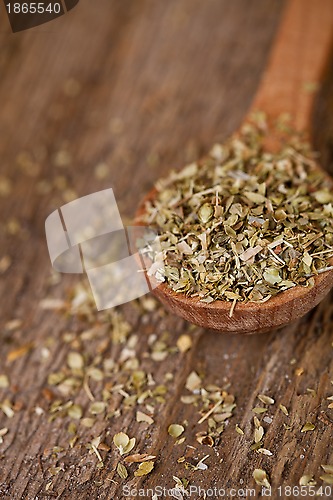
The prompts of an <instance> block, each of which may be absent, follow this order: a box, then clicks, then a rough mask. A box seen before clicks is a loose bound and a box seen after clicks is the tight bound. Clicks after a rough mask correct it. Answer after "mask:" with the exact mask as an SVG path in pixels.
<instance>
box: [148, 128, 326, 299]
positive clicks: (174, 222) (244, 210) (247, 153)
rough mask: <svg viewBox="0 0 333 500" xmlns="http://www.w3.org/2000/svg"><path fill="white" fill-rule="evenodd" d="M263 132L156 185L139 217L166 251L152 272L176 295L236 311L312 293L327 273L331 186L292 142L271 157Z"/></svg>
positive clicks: (247, 131) (239, 138) (251, 131)
mask: <svg viewBox="0 0 333 500" xmlns="http://www.w3.org/2000/svg"><path fill="white" fill-rule="evenodd" d="M266 131H267V129H266V125H263V124H262V121H261V122H260V126H259V125H256V124H254V123H251V124H246V125H245V126H244V127H243V128H242V130H241V133H239V134H237V135H235V136H233V137H231V138H230V139H229V140H228V141H227V142H226V143H225V144H223V145H215V146H214V147H213V149H212V150H211V152H210V154H209V155H208V156H207V157H206V158H204V159H203V160H201V161H199V162H197V163H193V164H191V165H188V166H186V167H185V168H183V169H182V170H181V171H179V172H174V171H172V172H171V174H170V175H169V176H168V177H167V178H165V179H162V180H160V181H158V183H157V185H156V196H155V198H154V199H153V200H150V201H148V202H147V203H146V206H145V213H144V215H143V216H142V220H143V222H144V223H145V224H147V225H150V226H153V227H154V228H155V229H156V230H157V231H158V233H159V239H160V242H161V249H162V252H159V253H158V255H156V256H155V262H154V264H153V265H152V266H151V268H150V271H149V272H150V274H152V275H154V276H155V277H156V278H157V279H158V280H159V281H165V282H166V283H168V285H169V286H170V287H171V288H172V289H173V290H174V291H175V292H181V293H185V294H186V295H188V296H196V297H199V299H200V300H201V301H202V302H206V303H210V302H212V301H215V300H218V299H220V300H226V301H231V302H232V303H233V307H234V304H235V303H236V302H238V301H243V302H247V301H251V302H264V301H266V300H268V299H270V298H271V297H273V296H275V295H276V294H278V293H279V292H282V291H284V290H287V289H289V288H292V287H294V286H295V285H302V286H308V287H310V286H312V285H313V281H314V280H313V276H315V275H317V274H318V273H321V272H324V271H325V270H328V269H330V268H331V266H330V263H329V259H330V258H331V257H332V256H333V190H332V187H331V186H330V184H329V182H328V180H327V178H326V177H325V174H324V173H321V172H320V171H319V170H318V168H317V167H316V164H315V161H314V158H315V154H314V153H312V152H311V151H310V149H309V147H308V146H307V145H306V144H304V143H302V142H301V140H300V139H299V137H298V136H297V135H296V134H294V133H290V136H289V137H288V140H287V141H286V144H285V145H284V146H283V147H282V148H281V150H280V151H279V152H278V153H274V154H271V153H268V152H265V151H264V148H263V141H264V139H265V133H266ZM149 272H148V274H149Z"/></svg>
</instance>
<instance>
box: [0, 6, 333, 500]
mask: <svg viewBox="0 0 333 500" xmlns="http://www.w3.org/2000/svg"><path fill="white" fill-rule="evenodd" d="M97 5H98V7H97ZM280 9H281V5H280V2H278V1H277V0H270V1H269V2H268V1H267V0H260V1H257V2H256V3H255V4H254V2H251V3H248V2H247V3H246V5H245V3H244V1H242V0H237V1H235V2H227V1H224V0H223V1H218V0H210V1H209V2H201V1H199V0H186V1H185V0H183V1H182V2H176V1H174V0H171V1H169V2H162V1H158V2H157V1H153V0H147V1H144V2H130V1H129V0H128V1H127V0H125V1H121V2H119V1H116V0H113V1H110V0H100V1H99V2H98V4H96V6H95V5H94V6H92V5H91V2H88V0H86V1H84V0H81V2H80V5H79V6H78V7H77V8H76V9H73V11H72V12H71V13H70V14H68V15H66V16H64V17H63V18H60V19H58V20H56V21H54V22H53V23H50V24H49V25H45V27H43V28H36V29H33V30H31V31H27V32H25V33H21V34H16V35H12V34H10V33H9V30H8V29H7V25H5V20H4V19H2V20H1V22H2V30H1V33H0V37H1V47H2V49H1V58H0V69H1V75H2V78H1V82H0V95H1V98H2V100H1V114H0V137H1V140H0V152H1V159H2V164H1V175H5V176H7V177H8V178H9V179H10V180H11V183H12V187H13V190H12V192H11V193H9V195H8V196H3V197H1V198H0V209H1V212H0V213H1V226H0V238H1V254H0V261H1V258H2V257H3V256H5V255H8V256H10V259H11V265H10V267H9V269H8V270H7V271H5V272H4V273H3V274H2V275H1V281H0V304H1V321H2V326H1V330H0V334H1V350H0V360H1V361H0V374H2V373H3V374H6V375H7V376H8V377H9V380H10V387H9V388H7V389H0V391H1V392H0V401H2V402H3V401H4V400H5V399H6V398H8V399H9V400H10V401H11V402H13V403H14V411H15V415H14V417H13V418H8V417H6V416H5V415H4V414H3V412H0V429H1V428H3V427H8V429H9V432H8V434H7V435H6V436H4V443H3V444H0V469H1V479H0V492H1V495H2V498H11V499H19V498H24V499H33V498H37V497H38V498H41V497H44V498H91V497H93V498H122V497H123V496H124V495H123V492H122V486H123V485H124V484H130V485H132V486H135V487H139V486H140V485H142V487H145V488H147V487H154V486H157V485H162V486H165V487H171V486H173V485H174V484H175V483H174V480H173V478H172V476H173V475H174V476H177V477H180V478H183V477H185V478H187V479H188V480H189V481H190V484H192V485H198V486H199V485H201V486H202V487H206V488H207V487H211V486H214V485H215V486H221V487H225V488H227V487H231V486H234V487H240V486H243V487H248V488H250V487H254V481H253V479H252V471H253V469H254V468H255V467H258V466H262V467H263V468H265V469H266V470H267V471H268V473H269V475H270V477H271V480H272V485H273V486H274V488H275V492H276V488H277V486H279V485H291V486H293V485H296V484H298V481H299V478H300V477H301V476H302V474H303V473H310V474H314V475H315V476H316V479H317V480H318V484H321V481H320V480H319V476H320V474H321V472H320V470H319V469H320V464H321V463H329V462H330V460H331V462H332V457H331V455H330V454H331V453H332V452H331V450H330V448H329V444H330V439H331V432H332V424H331V423H330V421H331V420H332V414H330V412H332V410H329V409H327V406H328V403H329V402H328V401H326V400H325V398H326V397H328V396H330V395H331V392H330V391H331V384H330V380H331V379H332V378H333V377H332V364H331V363H332V362H331V348H332V347H331V332H330V328H331V327H330V324H331V320H332V310H333V309H332V302H331V299H330V298H328V299H327V300H326V302H324V303H323V304H321V305H320V306H319V307H318V308H317V309H316V310H315V311H314V312H313V313H312V314H310V315H309V316H308V317H307V318H305V319H304V320H302V321H301V322H300V323H298V324H297V325H292V326H291V327H289V328H287V329H285V330H283V331H280V332H272V333H270V334H268V335H265V336H260V337H253V338H242V339H238V338H236V337H235V338H230V337H227V336H223V335H216V334H215V333H212V332H206V331H203V330H200V329H193V331H192V330H190V334H191V335H192V337H193V346H192V348H191V349H190V350H189V351H188V352H187V353H184V354H182V353H179V352H178V353H177V352H171V353H170V354H169V355H168V356H167V358H166V360H165V361H160V362H157V361H153V360H152V359H151V356H150V354H151V349H152V348H151V346H150V345H149V343H148V339H149V335H151V334H156V335H157V337H158V338H160V337H163V334H164V332H169V336H168V337H167V338H166V343H167V344H168V345H169V346H170V347H174V346H175V345H176V340H177V338H178V336H179V335H180V334H182V333H185V332H186V333H188V332H189V326H188V325H187V324H185V323H184V322H183V321H181V320H178V319H177V318H175V317H172V316H171V315H169V314H167V313H165V312H164V311H163V309H160V308H157V309H156V310H155V311H153V312H151V313H149V312H145V313H144V314H143V313H142V307H141V306H139V304H137V303H133V304H127V305H125V306H123V307H122V308H120V310H121V312H122V314H123V316H124V317H125V318H126V320H127V321H128V322H129V323H130V324H131V326H132V331H133V333H135V334H137V335H138V342H137V345H136V346H135V351H136V357H137V358H138V359H139V360H140V368H142V369H143V370H145V371H146V372H149V373H152V376H153V378H154V380H155V381H156V383H157V384H166V386H167V388H168V393H167V396H166V401H165V403H161V404H158V403H156V402H155V404H156V405H157V406H156V415H155V416H154V420H155V423H154V424H153V425H152V426H150V427H147V425H146V424H142V423H138V422H136V421H135V410H133V409H129V410H123V413H122V416H121V417H119V418H114V417H113V418H110V419H108V420H107V421H105V419H103V418H102V416H98V417H97V422H96V424H95V425H94V427H92V428H91V429H90V428H85V427H83V426H82V425H78V437H79V438H78V441H77V443H76V444H75V446H74V447H73V448H72V449H71V448H68V441H69V439H70V438H71V437H72V436H71V435H69V433H68V430H67V429H68V425H69V423H70V421H71V420H70V419H69V418H68V417H67V418H66V419H63V418H57V419H55V420H54V421H52V422H49V421H48V419H49V416H50V415H49V409H50V405H51V403H52V398H55V399H56V398H60V399H62V400H63V401H66V400H69V399H71V397H70V396H68V397H67V398H66V397H64V396H63V395H61V394H60V393H59V391H58V389H57V388H54V387H53V386H50V385H49V384H48V382H47V379H48V375H49V374H51V373H54V372H58V371H63V370H67V371H68V367H67V364H66V359H67V355H68V353H69V352H70V351H77V352H81V353H83V354H84V356H85V357H86V363H87V364H89V363H91V362H92V360H95V359H96V356H97V354H98V353H100V356H101V359H100V360H99V362H98V363H97V362H96V363H97V365H96V366H101V365H102V364H103V363H102V362H103V360H104V359H108V358H113V359H115V360H116V361H117V360H118V359H119V356H121V353H122V351H123V349H124V345H123V344H117V343H115V342H112V339H111V334H110V332H112V329H111V328H110V326H109V319H108V318H107V317H106V316H105V314H103V313H99V314H95V313H94V314H93V318H92V320H89V318H86V317H80V316H79V315H77V314H74V315H70V316H69V317H68V316H66V315H65V314H63V313H61V312H50V311H43V310H41V308H40V307H39V303H40V301H41V300H42V299H44V298H45V297H58V298H61V299H64V298H66V297H67V292H68V290H70V289H71V288H72V287H73V285H74V284H77V283H79V282H82V281H83V279H82V277H70V276H63V275H62V276H61V277H60V280H59V281H58V282H56V283H55V284H53V285H51V284H50V281H49V275H50V264H49V259H48V255H47V251H46V246H45V239H44V238H45V237H44V221H45V218H46V216H47V215H48V214H49V213H50V212H51V211H52V210H53V209H54V208H56V207H58V206H60V205H61V204H63V203H64V202H65V201H67V200H69V199H70V198H71V196H82V195H84V194H87V193H90V192H94V191H97V190H99V189H103V188H105V187H109V186H112V187H113V188H114V190H115V193H116V196H117V200H118V202H119V206H120V210H121V213H122V215H123V217H124V220H127V219H128V218H130V217H132V216H133V215H134V213H135V209H136V206H137V204H138V202H139V200H140V199H141V197H142V195H143V194H144V193H145V192H146V191H147V190H148V189H150V188H151V187H152V184H153V182H154V181H155V180H156V179H157V178H158V177H159V176H160V175H163V174H165V173H166V172H168V170H169V169H170V168H171V167H177V166H181V165H182V164H184V163H185V162H186V161H189V160H191V159H193V158H196V157H197V156H199V155H200V154H201V153H202V152H204V151H207V149H208V148H209V147H210V145H211V144H212V143H213V142H214V141H216V140H218V139H223V138H224V137H226V135H227V134H228V133H230V132H231V131H232V130H234V129H236V128H237V125H238V124H239V122H240V120H241V118H242V116H243V115H244V113H245V111H246V109H247V106H248V105H249V103H250V100H251V97H252V96H253V94H254V91H255V88H256V85H257V83H258V80H259V77H260V74H261V71H262V69H263V67H264V64H265V58H266V56H267V53H268V49H269V44H270V41H271V39H272V36H273V33H274V29H275V27H276V23H277V22H278V16H279V12H280ZM22 151H25V152H27V154H28V156H23V157H22V155H21V156H20V157H19V158H18V159H17V156H18V154H19V153H22ZM59 151H65V152H66V154H64V153H62V154H60V155H59ZM67 156H68V157H69V161H68V165H67V164H66V161H65V160H66V159H67ZM27 158H28V159H27ZM31 159H32V160H31ZM60 160H63V162H62V163H65V164H66V165H63V166H59V164H60V163H61V161H60ZM29 162H30V163H29ZM101 162H104V163H106V164H107V165H108V173H107V176H106V177H105V178H103V179H98V178H97V177H96V175H95V167H96V166H97V165H98V164H100V163H101ZM26 169H28V170H29V175H27V174H26V173H24V171H25V170H26ZM32 173H34V174H35V175H31V174H32ZM48 183H50V186H49V185H48ZM48 189H50V191H49V192H48ZM72 191H75V192H74V193H73V192H72ZM13 218H15V220H17V221H18V223H19V225H20V229H19V231H18V232H17V234H8V232H9V233H10V232H11V233H15V220H14V221H13ZM9 222H10V224H9V226H8V223H9ZM15 318H20V319H22V321H23V323H22V326H20V327H18V328H17V329H15V330H13V331H9V329H8V321H9V320H12V319H15ZM95 320H97V321H98V322H99V329H98V330H97V333H96V334H95V335H94V336H93V338H91V339H89V338H86V337H85V336H84V335H83V337H82V332H85V331H87V330H88V329H89V328H91V325H92V324H93V323H94V322H95ZM5 324H7V327H5V326H4V325H5ZM103 324H105V325H106V327H104V326H103ZM66 332H71V333H72V336H66V335H65V334H66ZM29 343H31V346H29ZM22 346H27V352H26V353H25V354H24V355H21V356H18V357H17V359H15V360H13V361H10V357H13V351H14V352H15V351H16V350H17V349H19V348H20V347H22ZM28 347H29V349H28ZM171 351H172V349H171ZM146 353H148V355H147V354H146ZM8 356H9V358H8ZM293 358H295V359H296V362H295V364H291V361H292V360H293ZM297 368H303V369H304V372H303V374H301V375H295V369H297ZM192 370H196V371H197V372H198V373H200V374H201V375H202V376H203V378H204V384H205V386H206V385H207V384H209V383H211V384H212V383H213V384H219V385H221V386H226V385H227V384H230V387H229V388H228V391H230V392H231V393H232V394H234V395H235V396H236V402H237V408H236V409H235V411H234V416H233V417H232V418H231V419H230V423H229V424H228V425H227V426H226V429H225V431H224V433H223V434H222V435H221V440H220V442H219V443H217V444H216V446H215V447H214V448H209V447H208V446H204V445H200V444H199V443H198V442H197V441H196V438H195V434H196V432H197V431H198V430H202V429H204V428H206V427H205V426H206V424H202V425H201V426H200V425H198V424H197V422H198V420H199V418H200V414H199V413H198V412H197V411H196V409H195V408H193V406H192V405H184V404H182V403H180V396H181V395H182V394H188V392H187V391H186V389H185V388H184V383H185V381H186V379H187V376H188V375H189V373H190V372H191V371H192ZM168 372H170V373H172V374H173V377H174V378H173V380H170V381H168V382H165V374H166V373H168ZM68 373H69V372H68ZM298 373H300V371H299V372H298ZM126 376H127V375H126V373H125V372H124V374H121V373H120V374H116V375H113V376H112V377H110V378H109V379H108V380H107V382H109V381H112V383H113V384H116V383H121V382H122V381H123V380H126ZM104 383H106V381H103V382H102V383H101V382H94V381H93V382H91V389H92V391H93V393H94V394H95V395H96V397H97V398H101V389H102V386H103V384H104ZM307 388H312V389H315V390H316V395H315V396H312V395H311V394H310V393H308V392H307ZM265 391H267V392H268V393H269V394H270V395H272V396H273V397H274V398H275V400H276V404H275V405H274V408H273V409H272V410H270V411H269V412H268V413H269V415H272V418H273V420H272V423H270V424H267V423H265V424H264V426H265V429H266V434H265V441H264V446H265V448H268V449H270V450H271V451H272V453H273V456H272V457H266V456H264V455H259V454H257V453H256V452H254V451H252V452H249V446H250V444H251V443H252V439H253V423H252V411H251V410H252V407H253V406H254V405H257V404H258V400H256V396H257V394H258V393H263V392H265ZM120 401H121V396H120V395H114V396H113V397H112V399H111V400H110V402H109V408H108V411H111V410H112V408H114V409H116V408H117V407H118V406H119V405H120ZM75 403H77V404H80V405H81V406H82V408H83V410H84V416H85V417H86V416H91V415H90V414H89V411H88V409H89V405H90V401H89V398H88V397H87V394H86V392H85V391H84V390H77V391H76V392H75ZM279 403H282V404H284V405H285V406H287V408H288V410H289V413H290V416H289V417H287V416H285V415H284V414H283V413H282V412H281V411H280V410H279V409H278V408H277V405H278V404H279ZM122 406H123V405H122ZM36 407H37V408H41V409H43V410H44V413H42V414H41V415H38V414H37V413H36ZM140 408H141V409H143V411H144V406H140ZM37 412H41V411H40V410H38V409H37ZM322 412H324V413H322ZM183 420H187V421H188V426H187V429H186V432H185V435H186V437H187V439H186V441H185V443H184V444H182V445H178V446H174V440H173V438H171V436H168V434H167V427H168V425H169V424H171V423H175V422H177V423H181V422H182V421H183ZM306 421H311V422H314V423H315V425H316V430H315V431H313V432H308V433H300V428H301V426H302V424H303V423H305V422H306ZM236 423H238V424H239V425H240V427H241V428H242V429H243V430H244V432H245V435H244V436H240V435H239V434H237V433H236V432H235V424H236ZM283 423H288V425H291V426H292V429H291V430H289V431H288V430H286V429H285V428H284V427H283ZM120 430H123V431H125V432H126V431H127V432H128V434H129V435H130V436H135V437H136V439H137V443H138V444H137V447H136V448H135V451H140V452H142V453H143V452H149V453H153V454H154V455H157V457H158V458H157V460H156V465H155V470H154V471H153V472H152V473H151V474H150V475H149V476H148V477H147V478H146V479H145V480H142V479H139V478H133V471H134V470H135V467H134V466H130V467H128V469H129V470H130V471H131V479H130V480H127V481H123V480H121V479H120V478H119V477H118V475H117V474H116V472H115V466H116V465H117V463H118V461H119V455H118V454H117V452H116V451H115V448H114V446H113V445H112V436H113V435H114V433H115V432H118V431H120ZM99 435H101V436H102V441H103V442H105V443H106V444H107V445H109V446H111V450H110V451H108V452H107V451H103V450H100V453H101V455H102V457H103V461H104V468H103V469H100V470H99V469H97V468H96V465H97V463H98V459H97V457H96V455H95V454H89V453H88V450H87V449H86V446H85V445H86V444H87V443H88V442H90V441H91V439H92V438H94V437H96V436H99ZM186 445H191V446H195V447H196V449H195V450H193V449H192V448H186ZM55 446H59V447H63V448H64V450H62V451H59V452H58V454H56V453H54V452H53V448H54V447H55ZM183 454H188V457H187V460H188V461H190V462H192V463H197V461H198V460H199V459H201V458H202V457H203V456H204V455H205V454H209V455H210V458H208V459H207V465H208V469H207V470H206V471H191V470H186V469H185V468H184V463H177V459H178V458H179V457H180V456H181V455H183ZM302 456H304V457H303V458H302ZM51 467H61V468H62V469H64V470H60V471H59V473H58V474H57V475H55V476H52V475H51V471H52V469H51ZM241 480H242V481H243V482H241ZM114 481H116V482H114Z"/></svg>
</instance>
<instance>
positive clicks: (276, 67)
mask: <svg viewBox="0 0 333 500" xmlns="http://www.w3.org/2000/svg"><path fill="white" fill-rule="evenodd" d="M332 33H333V2H332V0H289V1H288V3H287V5H286V8H285V11H284V14H283V18H282V21H281V24H280V27H279V29H278V33H277V36H276V40H275V43H274V45H273V49H272V52H271V55H270V59H269V63H268V66H267V70H266V71H265V73H264V75H263V79H262V82H261V85H260V87H259V90H258V92H257V94H256V97H255V99H254V101H253V104H252V106H251V108H250V111H249V113H248V116H249V115H250V114H251V113H252V111H254V110H261V111H263V112H265V113H266V115H267V117H268V120H269V121H270V120H274V119H276V118H278V117H279V116H281V114H282V113H288V114H289V115H290V117H291V124H292V126H293V128H294V129H296V130H298V131H302V132H305V133H306V134H307V135H308V136H309V135H310V132H311V130H310V128H311V116H312V111H313V104H314V98H315V92H310V91H309V87H310V86H316V85H318V84H319V82H320V81H321V80H322V77H323V73H324V70H325V66H326V63H327V61H328V57H329V54H330V49H331V41H332V40H331V39H332ZM245 121H246V120H245ZM278 143H279V138H278V137H276V136H275V135H274V136H273V135H271V136H268V140H267V141H266V142H265V148H266V149H267V150H269V151H272V150H274V149H276V147H277V146H278ZM318 169H320V167H319V166H318ZM328 181H329V182H330V183H331V182H332V180H331V179H330V178H328ZM155 196H156V190H155V189H154V190H152V191H151V192H150V193H149V194H148V196H147V197H146V198H145V200H144V201H143V203H142V205H141V206H140V208H139V210H138V212H137V216H138V217H140V216H142V214H143V213H144V211H145V202H146V201H148V200H152V199H154V197H155ZM332 286H333V271H327V272H325V273H322V274H319V275H318V276H316V277H315V285H314V286H313V287H312V288H305V287H301V286H296V287H294V288H292V289H289V290H286V291H284V292H281V293H280V294H278V295H276V296H275V297H273V298H271V299H269V300H268V301H267V302H264V303H260V304H258V303H251V302H247V303H242V302H241V303H237V305H236V308H235V310H234V312H233V315H232V317H230V316H229V312H230V307H231V304H230V302H227V301H223V300H218V301H215V302H212V303H210V304H205V303H203V302H200V300H199V299H198V298H196V297H193V298H191V297H186V296H185V295H184V294H182V293H176V292H174V291H173V290H171V288H170V287H169V286H168V285H167V284H161V285H159V286H158V287H157V288H155V289H154V290H153V293H154V294H155V295H156V296H157V297H158V298H159V299H160V301H161V302H162V303H163V304H164V305H165V306H166V308H167V309H169V310H170V311H171V312H173V313H175V314H177V315H179V316H181V317H182V318H185V319H186V320H188V321H190V322H192V323H195V324H197V325H200V326H203V327H206V328H210V329H213V330H218V331H221V332H229V333H256V332H264V331H268V330H270V329H272V328H276V327H280V326H283V325H286V324H288V323H290V322H291V321H294V320H296V319H298V318H300V317H301V316H303V315H304V314H306V313H307V312H308V311H310V309H312V308H313V307H314V306H316V305H317V304H318V303H319V302H320V301H321V300H322V299H323V298H324V296H325V295H326V294H327V293H328V292H329V290H330V289H331V287H332Z"/></svg>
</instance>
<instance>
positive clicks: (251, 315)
mask: <svg viewBox="0 0 333 500" xmlns="http://www.w3.org/2000/svg"><path fill="white" fill-rule="evenodd" d="M156 194H157V191H156V189H155V188H154V189H152V190H151V191H150V193H149V194H148V195H147V196H146V197H145V198H144V200H143V202H142V204H141V205H140V207H139V209H138V211H137V224H140V219H141V217H142V215H143V214H144V213H145V205H146V202H149V201H152V200H154V198H155V196H156ZM330 265H333V258H332V259H331V260H330ZM152 279H154V278H152V277H149V279H148V282H149V281H151V280H152ZM154 285H156V283H155V282H154ZM332 287H333V271H327V272H325V273H322V274H318V275H317V276H315V277H314V285H313V286H312V287H305V286H304V287H303V286H299V285H298V286H295V287H293V288H290V289H289V290H285V291H283V292H281V293H279V294H278V295H275V296H274V297H272V298H270V299H269V300H268V301H267V302H262V303H255V302H239V303H237V305H236V307H235V308H234V310H233V314H232V316H230V310H231V305H232V302H228V301H225V300H216V301H214V302H211V303H210V304H206V303H204V302H201V301H200V299H199V298H198V297H187V296H186V295H185V294H184V293H180V292H174V291H173V290H172V289H171V287H170V286H168V284H167V283H160V284H158V286H154V287H152V290H151V291H152V293H153V294H154V295H155V296H156V297H157V298H158V299H159V301H160V302H162V304H163V305H164V306H165V308H166V309H167V310H168V311H170V312H171V313H174V314H176V315H177V316H180V317H181V318H184V319H186V320H187V321H189V322H190V323H194V324H196V325H198V326H202V327H204V328H208V329H210V330H216V331H219V332H223V333H238V334H240V333H241V334H252V333H264V332H266V331H269V330H271V329H273V328H279V327H282V326H285V325H287V324H289V323H291V322H293V321H296V320H297V319H299V318H301V317H302V316H304V315H305V314H306V313H308V312H309V311H310V310H311V309H313V307H315V306H316V305H317V304H319V302H321V301H322V300H323V298H324V297H325V296H326V295H327V293H328V292H329V291H330V289H331V288H332Z"/></svg>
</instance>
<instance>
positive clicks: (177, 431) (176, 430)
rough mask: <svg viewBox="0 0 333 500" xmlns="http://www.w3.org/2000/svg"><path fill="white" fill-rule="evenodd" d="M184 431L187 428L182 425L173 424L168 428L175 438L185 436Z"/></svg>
mask: <svg viewBox="0 0 333 500" xmlns="http://www.w3.org/2000/svg"><path fill="white" fill-rule="evenodd" d="M184 430H185V428H184V427H183V426H182V425H180V424H171V425H169V427H168V434H170V436H172V437H173V438H178V437H179V436H181V434H183V432H184Z"/></svg>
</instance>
